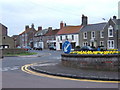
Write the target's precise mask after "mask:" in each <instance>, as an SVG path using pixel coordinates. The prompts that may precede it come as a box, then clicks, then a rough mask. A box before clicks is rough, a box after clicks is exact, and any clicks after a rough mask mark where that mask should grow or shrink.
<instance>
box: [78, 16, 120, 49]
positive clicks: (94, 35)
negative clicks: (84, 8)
mask: <svg viewBox="0 0 120 90" xmlns="http://www.w3.org/2000/svg"><path fill="white" fill-rule="evenodd" d="M85 21H86V24H84V25H83V28H82V29H81V30H80V33H79V36H80V37H79V38H80V46H81V47H82V46H87V45H89V46H92V47H98V46H103V47H105V48H106V49H120V46H119V45H120V38H119V37H120V34H119V33H120V29H119V28H118V25H119V24H120V19H117V18H116V16H113V18H110V20H109V21H108V22H105V23H104V22H103V23H97V24H87V18H86V20H85Z"/></svg>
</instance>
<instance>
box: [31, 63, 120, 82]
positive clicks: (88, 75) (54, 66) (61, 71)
mask: <svg viewBox="0 0 120 90" xmlns="http://www.w3.org/2000/svg"><path fill="white" fill-rule="evenodd" d="M30 68H31V69H32V70H34V71H37V72H40V73H45V74H49V75H55V76H63V77H71V78H77V79H78V78H80V79H92V80H109V81H118V80H120V79H119V72H115V71H98V70H88V69H75V68H70V67H65V66H63V65H62V64H61V62H60V61H54V62H53V61H51V62H44V63H37V64H35V65H33V66H31V67H30Z"/></svg>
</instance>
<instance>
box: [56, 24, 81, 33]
mask: <svg viewBox="0 0 120 90" xmlns="http://www.w3.org/2000/svg"><path fill="white" fill-rule="evenodd" d="M81 27H82V26H65V27H63V28H62V29H60V30H59V31H58V33H57V35H63V34H76V33H79V31H80V28H81Z"/></svg>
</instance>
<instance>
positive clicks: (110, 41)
mask: <svg viewBox="0 0 120 90" xmlns="http://www.w3.org/2000/svg"><path fill="white" fill-rule="evenodd" d="M112 43H113V45H112ZM107 47H108V48H109V49H114V48H115V42H114V40H108V41H107Z"/></svg>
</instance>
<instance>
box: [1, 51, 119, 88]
mask: <svg viewBox="0 0 120 90" xmlns="http://www.w3.org/2000/svg"><path fill="white" fill-rule="evenodd" d="M32 52H37V53H39V54H40V55H41V56H40V57H32V56H31V57H4V58H3V60H2V69H1V68H0V71H2V88H118V84H117V83H103V82H89V81H74V80H64V79H56V78H49V77H42V76H36V75H33V74H28V73H25V72H23V71H22V70H21V67H22V66H24V65H26V64H32V63H37V62H44V61H55V60H60V56H61V53H62V51H50V50H43V51H32Z"/></svg>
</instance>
